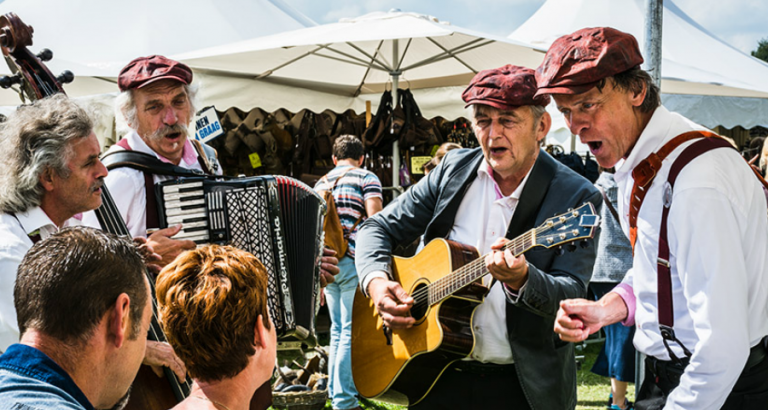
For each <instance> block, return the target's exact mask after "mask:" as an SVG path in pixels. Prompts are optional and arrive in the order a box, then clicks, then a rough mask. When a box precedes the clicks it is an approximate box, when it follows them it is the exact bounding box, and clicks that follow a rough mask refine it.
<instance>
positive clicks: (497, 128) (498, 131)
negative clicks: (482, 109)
mask: <svg viewBox="0 0 768 410" xmlns="http://www.w3.org/2000/svg"><path fill="white" fill-rule="evenodd" d="M489 128H490V130H489V134H488V136H489V137H490V138H495V137H499V136H501V135H502V134H503V133H504V132H503V131H502V128H503V127H502V125H501V123H500V122H499V121H498V120H491V125H490V127H489Z"/></svg>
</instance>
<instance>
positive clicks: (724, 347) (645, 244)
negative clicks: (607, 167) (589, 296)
mask: <svg viewBox="0 0 768 410" xmlns="http://www.w3.org/2000/svg"><path fill="white" fill-rule="evenodd" d="M698 129H703V128H702V127H701V126H699V125H697V124H695V123H693V122H691V121H689V120H687V119H685V118H683V117H682V116H680V115H678V114H673V113H670V112H669V111H668V110H667V109H665V108H664V107H659V108H657V109H656V111H655V112H654V114H653V116H652V118H651V120H650V122H649V123H648V125H647V126H646V128H645V130H643V132H642V134H641V135H640V138H639V140H638V142H637V144H636V145H635V147H634V148H633V150H632V152H631V154H630V155H629V157H628V158H627V159H626V160H623V161H620V162H619V163H618V164H617V171H616V174H615V180H616V182H617V184H618V186H619V213H620V214H621V215H622V221H621V223H622V228H623V229H624V231H625V233H627V232H628V231H629V227H628V225H629V220H628V215H629V211H628V209H629V208H628V204H629V200H630V195H631V191H632V185H633V182H634V181H633V179H632V170H633V169H634V168H635V166H636V165H637V164H638V163H639V162H640V161H642V160H643V159H645V158H646V157H648V155H650V154H651V153H652V152H656V151H658V150H659V149H660V148H661V147H662V146H663V145H664V144H665V143H666V142H668V141H669V140H671V139H672V138H674V137H675V136H677V135H679V134H682V133H684V132H687V131H691V130H698ZM691 143H693V142H688V143H686V144H684V145H683V146H681V147H679V148H678V149H677V150H675V151H674V152H673V153H672V154H670V155H669V156H668V157H667V159H666V160H665V161H664V165H663V166H662V168H661V170H660V171H659V172H658V174H657V175H656V179H655V180H654V182H653V184H652V185H651V187H650V189H649V191H648V194H647V195H646V198H645V201H644V202H643V205H642V208H641V209H640V213H639V215H638V223H637V228H638V238H637V243H636V245H635V256H634V260H633V269H632V270H630V271H629V273H628V274H627V276H626V277H625V279H624V283H626V284H629V285H631V286H632V287H633V289H634V295H635V298H636V311H635V323H636V324H637V331H636V333H635V339H634V342H635V347H637V349H638V350H639V351H641V352H643V353H645V354H646V355H649V356H654V357H656V358H659V359H662V360H669V359H670V357H669V355H668V353H667V350H666V349H665V347H664V344H663V342H662V338H661V334H660V332H659V323H658V307H657V284H656V282H657V280H656V260H657V255H658V247H659V246H658V239H659V227H660V223H661V212H662V206H663V205H662V203H663V200H662V193H663V186H664V185H665V182H666V180H667V176H668V174H669V169H670V164H671V163H672V162H673V161H674V160H675V159H676V158H677V157H678V156H679V155H680V153H681V152H682V151H683V149H684V147H686V146H688V145H690V144H691ZM668 221H669V226H668V232H669V233H668V240H669V248H670V253H671V255H670V264H671V268H672V273H671V277H672V299H673V305H674V330H675V333H676V336H677V337H678V338H679V339H680V340H681V341H682V342H683V344H684V345H685V346H686V347H687V348H688V349H689V350H690V351H691V352H693V356H692V357H691V359H690V365H689V366H688V367H687V368H686V371H685V374H684V375H683V376H682V378H681V379H680V385H679V387H677V388H676V389H674V390H673V392H672V394H670V396H669V398H668V400H667V404H666V407H665V409H701V410H704V409H712V410H715V409H719V408H720V407H721V406H722V405H723V403H724V402H725V399H726V397H727V396H728V394H729V393H730V391H731V389H732V388H733V386H734V384H735V383H736V380H737V378H738V377H739V375H740V373H741V372H742V370H743V368H744V365H745V363H746V360H747V356H748V354H749V349H750V347H751V346H754V345H756V344H757V343H758V341H759V340H760V339H761V338H762V337H763V336H765V335H767V334H768V217H767V216H766V198H765V196H764V194H763V191H762V189H761V186H760V184H759V182H758V181H757V179H756V178H755V176H754V175H753V173H752V171H751V170H750V169H749V167H748V166H746V164H745V163H744V160H743V159H742V158H741V156H740V155H739V154H738V153H737V152H736V151H734V150H729V149H716V150H713V151H710V152H707V153H705V154H703V155H701V156H700V157H698V158H696V159H695V160H693V161H692V162H690V163H689V164H688V165H686V166H685V168H684V169H683V171H682V172H681V173H680V174H679V176H678V178H677V181H676V183H675V188H674V193H673V197H672V205H671V209H670V212H669V219H668ZM672 346H673V347H672V349H673V351H674V352H675V355H676V356H678V357H684V354H683V352H682V349H680V348H679V347H678V346H677V345H675V344H674V343H672Z"/></svg>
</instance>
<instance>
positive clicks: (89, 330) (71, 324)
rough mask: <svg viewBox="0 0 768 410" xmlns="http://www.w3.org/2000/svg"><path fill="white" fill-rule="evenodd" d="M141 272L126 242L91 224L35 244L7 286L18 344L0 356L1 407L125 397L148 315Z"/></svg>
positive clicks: (73, 405)
mask: <svg viewBox="0 0 768 410" xmlns="http://www.w3.org/2000/svg"><path fill="white" fill-rule="evenodd" d="M144 269H145V268H144V261H143V260H142V257H141V255H140V254H139V252H138V250H137V249H136V246H135V245H134V244H133V243H131V242H130V241H128V240H126V239H124V238H119V237H117V236H115V235H112V234H109V233H105V232H102V231H99V230H97V229H93V228H88V227H71V228H66V229H63V230H61V231H59V232H57V233H55V234H53V235H52V236H50V237H48V239H45V240H43V241H41V242H38V243H37V244H35V245H34V246H33V247H32V249H30V251H29V252H28V253H27V255H26V256H24V259H23V260H22V261H21V264H20V265H19V270H18V277H17V279H16V285H15V287H14V303H15V304H16V311H17V312H18V323H19V329H20V330H21V341H20V342H19V343H18V344H13V345H11V346H10V347H9V348H8V350H6V352H5V353H4V354H3V355H2V356H0V409H3V410H6V409H7V410H10V409H14V410H25V409H30V410H31V409H54V408H55V409H84V410H91V409H94V408H112V407H113V406H116V405H117V404H118V403H119V402H121V403H122V402H125V401H126V400H127V396H128V391H129V387H130V386H131V383H132V382H133V380H134V378H135V377H136V373H137V372H138V370H139V366H140V365H141V361H142V358H143V357H144V353H145V352H144V350H145V348H146V334H147V330H148V329H149V324H150V319H151V317H152V305H151V303H150V297H151V295H150V293H149V283H148V282H147V279H146V275H145V274H144Z"/></svg>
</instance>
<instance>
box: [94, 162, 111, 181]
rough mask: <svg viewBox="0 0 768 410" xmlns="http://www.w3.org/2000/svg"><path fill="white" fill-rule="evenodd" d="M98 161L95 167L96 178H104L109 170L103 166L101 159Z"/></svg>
mask: <svg viewBox="0 0 768 410" xmlns="http://www.w3.org/2000/svg"><path fill="white" fill-rule="evenodd" d="M98 162H99V164H98V166H97V167H96V178H104V177H106V176H107V174H108V173H109V171H107V167H105V166H104V164H103V163H102V162H101V161H98Z"/></svg>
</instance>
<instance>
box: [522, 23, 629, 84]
mask: <svg viewBox="0 0 768 410" xmlns="http://www.w3.org/2000/svg"><path fill="white" fill-rule="evenodd" d="M642 63H643V56H642V54H640V48H639V47H638V45H637V40H636V39H635V37H634V36H632V35H631V34H627V33H624V32H622V31H619V30H616V29H614V28H611V27H596V28H583V29H581V30H578V31H576V32H574V33H573V34H569V35H567V36H562V37H560V38H558V39H557V40H555V42H554V43H552V46H551V47H549V50H547V54H546V55H545V56H544V62H542V63H541V65H540V66H539V68H538V69H537V70H536V81H537V82H538V84H539V91H538V92H537V93H536V95H546V94H581V93H583V92H586V91H589V90H590V89H591V88H592V87H594V86H595V85H597V83H598V82H599V81H600V80H602V79H604V78H608V77H611V76H614V75H616V74H619V73H623V72H624V71H627V70H629V69H631V68H634V67H636V66H639V65H640V64H642Z"/></svg>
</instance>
